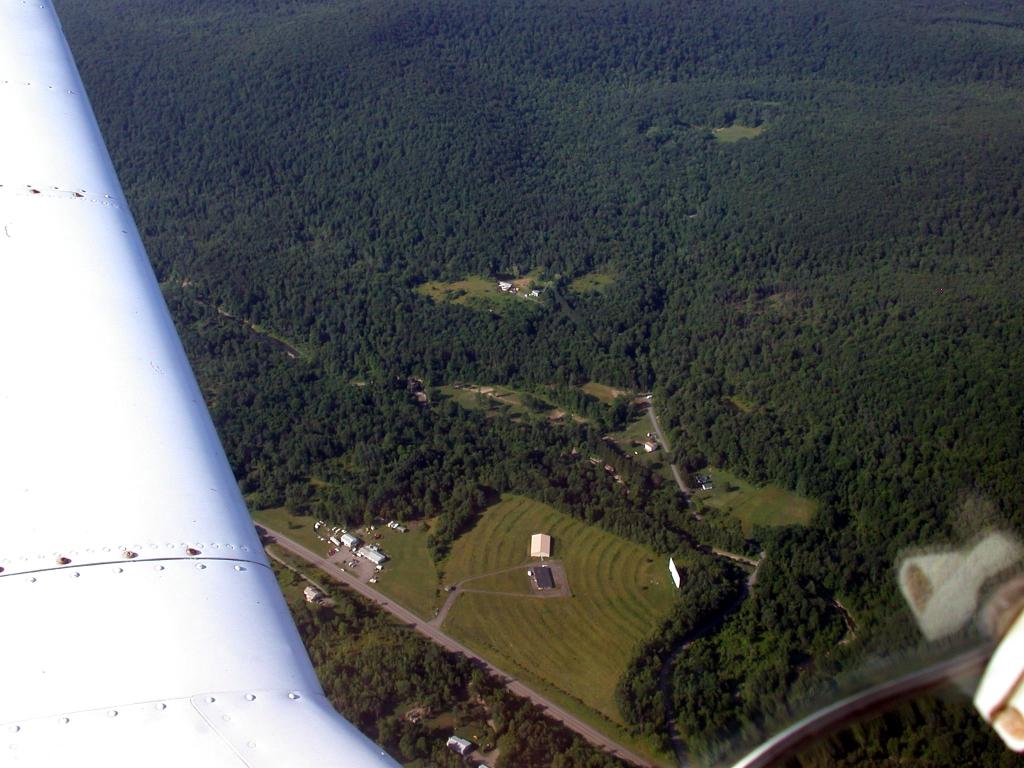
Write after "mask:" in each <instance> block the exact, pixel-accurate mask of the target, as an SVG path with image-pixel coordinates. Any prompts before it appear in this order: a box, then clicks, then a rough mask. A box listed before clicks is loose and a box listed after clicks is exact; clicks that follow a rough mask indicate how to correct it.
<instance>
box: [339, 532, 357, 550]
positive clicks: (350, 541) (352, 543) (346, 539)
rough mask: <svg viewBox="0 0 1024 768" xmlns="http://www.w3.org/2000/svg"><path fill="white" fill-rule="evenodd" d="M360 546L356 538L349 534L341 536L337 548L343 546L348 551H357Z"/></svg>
mask: <svg viewBox="0 0 1024 768" xmlns="http://www.w3.org/2000/svg"><path fill="white" fill-rule="evenodd" d="M360 544H362V542H361V541H360V540H359V538H358V537H357V536H353V535H352V534H351V533H343V534H341V544H339V545H338V546H345V547H348V548H349V549H352V550H356V549H359V545H360Z"/></svg>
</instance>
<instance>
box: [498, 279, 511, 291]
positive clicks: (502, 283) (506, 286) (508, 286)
mask: <svg viewBox="0 0 1024 768" xmlns="http://www.w3.org/2000/svg"><path fill="white" fill-rule="evenodd" d="M498 289H499V290H500V291H501V292H502V293H508V292H509V291H511V290H512V283H506V282H505V281H504V280H499V281H498Z"/></svg>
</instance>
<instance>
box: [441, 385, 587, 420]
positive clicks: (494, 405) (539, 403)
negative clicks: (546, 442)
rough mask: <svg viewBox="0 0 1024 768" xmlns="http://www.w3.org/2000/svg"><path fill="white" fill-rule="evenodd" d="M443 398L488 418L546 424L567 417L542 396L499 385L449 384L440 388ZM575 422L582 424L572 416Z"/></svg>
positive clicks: (560, 409) (563, 410)
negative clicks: (540, 419)
mask: <svg viewBox="0 0 1024 768" xmlns="http://www.w3.org/2000/svg"><path fill="white" fill-rule="evenodd" d="M439 390H440V392H441V394H442V395H444V396H445V397H450V398H451V399H452V400H454V401H455V402H456V403H458V404H459V405H461V406H462V407H463V408H466V409H468V410H471V411H487V415H489V416H497V415H499V414H507V415H509V416H512V417H520V418H521V417H533V418H536V417H543V418H545V419H547V420H548V421H562V420H564V419H565V417H566V412H565V409H564V408H560V407H558V406H557V405H555V404H554V403H552V402H551V401H550V400H547V399H545V397H544V396H543V395H542V394H535V393H533V392H526V391H525V390H520V389H513V388H512V387H506V386H501V385H498V384H468V383H459V384H448V385H445V386H443V387H439ZM573 419H574V420H576V421H584V419H582V418H579V417H578V416H577V415H575V414H573Z"/></svg>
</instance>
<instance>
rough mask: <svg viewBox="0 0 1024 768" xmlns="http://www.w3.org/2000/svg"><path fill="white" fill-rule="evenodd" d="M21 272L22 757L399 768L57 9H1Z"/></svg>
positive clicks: (10, 729)
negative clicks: (330, 670)
mask: <svg viewBox="0 0 1024 768" xmlns="http://www.w3.org/2000/svg"><path fill="white" fill-rule="evenodd" d="M139 96H140V99H139V102H140V104H142V105H144V104H145V94H144V93H141V94H139ZM140 108H144V106H142V107H140ZM0 270H2V278H0V341H2V345H0V354H2V355H3V364H2V371H3V373H2V375H0V505H2V508H0V515H2V518H0V520H2V522H0V569H2V571H0V607H2V614H0V615H2V619H0V621H2V624H0V686H2V691H3V695H2V696H0V763H2V764H3V765H15V766H54V765H72V764H73V765H118V764H126V763H131V764H139V765H147V766H172V765H173V766H180V765H189V766H253V767H259V766H275V768H276V767H277V766H283V765H288V766H306V765H336V766H377V765H380V766H394V765H397V764H396V763H395V762H394V761H392V760H391V759H390V758H388V757H387V756H386V755H385V754H384V753H383V752H382V751H381V749H380V748H379V747H377V746H376V745H374V744H373V743H372V742H370V741H369V740H368V739H367V738H365V737H364V736H363V735H362V734H361V733H359V731H358V730H356V729H355V728H354V727H353V726H352V725H351V724H349V723H348V722H346V721H345V720H343V719H342V718H340V717H339V716H338V715H337V714H336V713H335V712H334V711H333V709H332V708H331V705H330V703H329V702H328V701H327V699H326V698H325V697H324V695H323V691H322V690H321V688H320V685H319V684H318V682H317V679H316V676H315V674H314V672H313V668H312V666H311V664H310V662H309V658H308V656H307V654H306V651H305V649H304V648H303V646H302V642H301V640H300V638H299V635H298V632H297V631H296V629H295V626H294V624H293V623H292V620H291V617H290V616H289V613H288V610H287V607H286V605H285V603H284V599H283V598H282V596H281V593H280V590H279V589H278V585H277V581H276V579H275V577H274V574H273V572H272V571H271V569H270V568H269V566H268V563H267V560H266V558H265V556H264V554H263V551H262V549H261V547H260V542H259V540H258V538H257V536H256V533H255V531H254V528H253V525H252V521H251V520H250V518H249V515H248V513H247V511H246V508H245V504H244V502H243V500H242V498H241V496H240V494H239V492H238V489H237V487H236V485H235V480H234V478H233V476H232V473H231V469H230V467H229V466H228V463H227V460H226V459H225V456H224V452H223V450H222V448H221V446H220V443H219V441H218V438H217V435H216V432H215V431H214V427H213V424H212V422H211V420H210V417H209V414H208V413H207V410H206V407H205V405H204V403H203V399H202V395H201V394H200V391H199V388H198V386H197V385H196V382H195V379H194V377H193V375H192V372H191V369H190V367H189V364H188V361H187V360H186V357H185V353H184V351H183V349H182V346H181V343H180V341H179V339H178V337H177V334H176V333H175V330H174V325H173V323H172V322H171V318H170V315H169V314H168V311H167V308H166V306H165V304H164V301H163V298H162V296H161V294H160V289H159V287H158V285H157V283H156V280H155V278H154V276H153V272H152V270H151V268H150V265H149V262H148V260H147V258H146V254H145V251H144V249H143V245H142V242H141V240H140V238H139V234H138V232H137V230H136V227H135V223H134V221H133V220H132V216H131V214H130V212H129V210H128V206H127V203H126V201H125V198H124V194H123V192H122V190H121V187H120V184H119V183H118V180H117V177H116V175H115V173H114V169H113V167H112V165H111V163H110V159H109V157H108V155H107V152H106V149H105V146H104V143H103V139H102V137H101V135H100V132H99V129H98V127H97V125H96V122H95V119H94V117H93V114H92V111H91V108H90V106H89V102H88V100H87V98H86V95H85V92H84V89H83V87H82V82H81V79H80V78H79V75H78V71H77V69H76V67H75V64H74V60H73V59H72V56H71V53H70V51H69V50H68V47H67V43H66V42H65V40H64V36H63V33H62V31H61V28H60V24H59V22H58V19H57V16H56V13H55V11H54V9H53V7H52V5H51V3H50V2H49V0H41V1H40V0H33V1H32V2H18V1H17V0H5V2H4V3H3V5H2V8H0Z"/></svg>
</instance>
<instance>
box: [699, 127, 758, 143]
mask: <svg viewBox="0 0 1024 768" xmlns="http://www.w3.org/2000/svg"><path fill="white" fill-rule="evenodd" d="M766 130H768V126H767V125H764V124H762V125H758V126H749V125H741V124H740V123H733V124H732V125H727V126H723V127H721V128H713V129H712V130H711V133H713V134H714V136H715V138H716V139H718V141H720V142H721V143H723V144H733V143H735V142H737V141H742V140H743V139H756V138H757V137H758V136H760V135H761V134H762V133H764V132H765V131H766Z"/></svg>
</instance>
